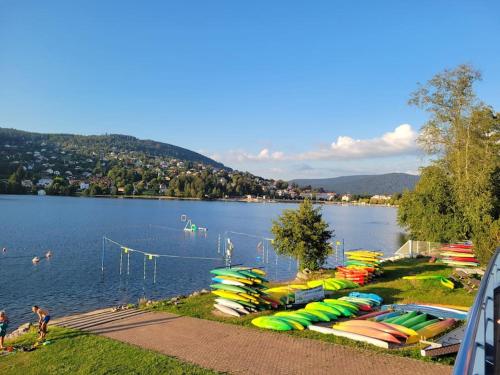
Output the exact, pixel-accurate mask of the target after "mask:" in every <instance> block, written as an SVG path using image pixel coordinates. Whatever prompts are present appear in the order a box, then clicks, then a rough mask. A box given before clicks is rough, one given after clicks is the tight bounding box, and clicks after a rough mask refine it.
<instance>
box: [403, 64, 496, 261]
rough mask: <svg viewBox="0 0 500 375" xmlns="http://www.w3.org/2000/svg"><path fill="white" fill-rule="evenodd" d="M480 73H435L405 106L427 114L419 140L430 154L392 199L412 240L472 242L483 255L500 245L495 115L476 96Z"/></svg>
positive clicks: (466, 67)
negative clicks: (413, 180)
mask: <svg viewBox="0 0 500 375" xmlns="http://www.w3.org/2000/svg"><path fill="white" fill-rule="evenodd" d="M480 79H481V74H480V72H478V71H477V70H475V69H474V68H473V67H472V66H469V65H460V66H458V67H457V68H455V69H453V70H445V71H444V72H442V73H439V74H437V75H435V76H434V77H433V78H432V79H431V80H429V81H428V82H427V83H426V84H425V85H421V86H420V87H419V88H418V89H417V90H416V91H415V92H414V93H413V94H412V96H411V99H410V101H409V104H411V105H415V106H417V107H419V108H422V109H423V110H425V111H426V112H428V113H429V119H428V121H427V122H426V123H425V125H424V126H423V127H422V129H421V133H420V136H419V138H418V143H419V144H420V146H421V147H422V149H423V150H424V152H425V153H426V154H427V155H428V156H429V157H430V158H431V162H430V164H429V165H428V166H426V167H423V168H421V171H420V172H421V177H420V180H419V182H418V183H417V185H416V187H415V189H414V190H413V191H407V192H405V193H404V194H403V197H402V199H401V201H400V204H399V212H398V220H399V223H400V224H401V225H402V226H403V227H405V228H407V229H408V231H409V233H410V236H411V237H412V238H414V239H419V240H427V241H436V242H455V241H463V240H472V241H473V243H474V246H475V251H476V255H477V256H478V257H479V259H480V260H482V261H483V262H486V261H488V259H489V258H490V257H491V256H492V254H493V253H494V251H495V248H496V247H497V246H498V245H499V244H500V220H499V214H500V200H499V199H500V114H499V113H498V112H495V111H494V109H493V108H492V107H491V106H489V105H487V104H485V103H484V102H482V101H481V100H479V99H478V97H477V95H476V93H475V91H474V85H475V83H477V82H478V81H479V80H480Z"/></svg>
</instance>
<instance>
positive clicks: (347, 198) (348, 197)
mask: <svg viewBox="0 0 500 375" xmlns="http://www.w3.org/2000/svg"><path fill="white" fill-rule="evenodd" d="M351 199H352V195H351V194H344V195H342V198H341V201H342V202H350V201H351Z"/></svg>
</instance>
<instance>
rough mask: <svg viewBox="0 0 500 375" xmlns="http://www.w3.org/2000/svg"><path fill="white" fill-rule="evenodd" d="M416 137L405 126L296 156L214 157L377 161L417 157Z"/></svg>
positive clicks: (265, 152) (224, 157)
mask: <svg viewBox="0 0 500 375" xmlns="http://www.w3.org/2000/svg"><path fill="white" fill-rule="evenodd" d="M416 138H417V133H416V132H415V131H414V130H413V129H412V127H411V126H410V125H408V124H402V125H399V126H398V127H396V128H395V129H394V130H393V131H390V132H387V133H385V134H383V135H382V136H381V137H375V138H368V139H354V138H352V137H349V136H339V137H338V138H337V140H336V141H334V142H332V143H331V144H330V145H329V146H324V147H320V148H319V149H318V150H311V151H307V152H303V153H299V154H296V155H291V154H285V153H284V152H282V151H274V152H272V151H271V150H269V148H263V149H262V150H260V151H259V152H258V153H256V154H253V153H249V152H247V151H244V150H230V151H228V152H226V153H224V154H214V155H211V157H212V158H214V159H215V160H220V161H222V162H226V163H244V162H269V161H276V162H281V161H304V160H354V159H366V158H377V157H386V156H397V155H408V154H415V153H416V152H417V144H416Z"/></svg>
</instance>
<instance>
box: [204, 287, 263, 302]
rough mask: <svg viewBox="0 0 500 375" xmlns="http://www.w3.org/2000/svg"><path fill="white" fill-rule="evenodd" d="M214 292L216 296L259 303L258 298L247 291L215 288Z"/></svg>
mask: <svg viewBox="0 0 500 375" xmlns="http://www.w3.org/2000/svg"><path fill="white" fill-rule="evenodd" d="M212 293H213V294H215V295H216V296H219V297H222V298H226V299H231V300H236V301H245V302H251V303H256V304H258V303H259V302H258V300H256V299H255V298H254V297H252V296H250V295H248V294H246V293H239V294H237V293H233V292H228V291H226V290H213V291H212Z"/></svg>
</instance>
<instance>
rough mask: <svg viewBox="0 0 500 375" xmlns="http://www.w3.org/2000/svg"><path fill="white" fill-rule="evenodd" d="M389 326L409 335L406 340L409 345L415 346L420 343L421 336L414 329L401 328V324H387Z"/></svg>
mask: <svg viewBox="0 0 500 375" xmlns="http://www.w3.org/2000/svg"><path fill="white" fill-rule="evenodd" d="M387 325H388V326H390V327H392V328H394V329H397V330H398V331H400V332H402V333H404V334H405V335H407V336H408V338H407V339H406V343H407V344H414V343H416V342H419V341H420V335H419V334H418V332H417V331H415V330H414V329H411V328H408V327H405V326H401V325H399V324H392V323H387Z"/></svg>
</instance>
